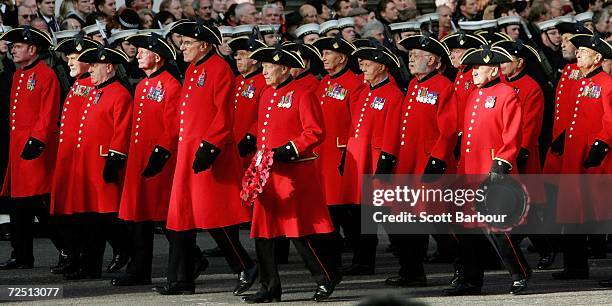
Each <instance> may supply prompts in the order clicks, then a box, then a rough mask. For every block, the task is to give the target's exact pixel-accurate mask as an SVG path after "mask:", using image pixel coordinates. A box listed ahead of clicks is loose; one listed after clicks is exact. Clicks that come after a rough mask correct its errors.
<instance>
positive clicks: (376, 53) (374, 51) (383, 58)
mask: <svg viewBox="0 0 612 306" xmlns="http://www.w3.org/2000/svg"><path fill="white" fill-rule="evenodd" d="M370 43H371V44H372V45H371V46H365V47H361V48H358V49H357V50H355V51H354V52H353V54H352V55H354V56H356V57H358V58H361V59H366V60H370V61H374V62H377V63H380V64H383V65H385V66H387V67H389V68H399V67H400V62H399V59H398V58H397V56H396V55H395V54H393V52H391V50H389V49H387V48H386V47H384V46H383V45H381V44H380V43H379V44H376V43H374V42H373V41H370Z"/></svg>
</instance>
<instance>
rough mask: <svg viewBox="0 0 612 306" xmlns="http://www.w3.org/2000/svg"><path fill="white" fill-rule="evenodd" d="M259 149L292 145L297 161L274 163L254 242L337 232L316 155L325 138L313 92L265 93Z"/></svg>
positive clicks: (282, 88) (294, 88) (286, 86)
mask: <svg viewBox="0 0 612 306" xmlns="http://www.w3.org/2000/svg"><path fill="white" fill-rule="evenodd" d="M257 122H258V124H257V129H258V135H257V139H258V141H259V143H258V146H259V148H260V149H273V148H276V147H280V146H282V145H285V144H287V143H288V142H291V143H292V144H293V146H294V147H295V149H296V150H297V154H298V160H296V161H295V162H290V163H283V162H274V164H273V165H272V168H271V169H270V177H269V178H268V182H267V184H266V185H265V186H264V188H263V192H262V193H261V194H260V195H259V196H258V198H257V199H256V200H255V203H254V206H253V223H252V227H251V237H253V238H273V237H279V236H285V237H292V238H293V237H303V236H306V235H310V234H317V233H329V232H332V231H333V230H334V226H333V224H332V222H331V218H330V216H329V212H328V210H327V207H326V205H325V195H324V192H323V186H322V183H321V174H320V170H319V168H318V167H319V165H318V160H317V159H316V158H315V157H316V155H315V154H314V153H313V150H314V148H315V147H316V146H318V145H319V144H320V143H321V142H322V141H323V137H324V132H323V131H324V125H323V114H322V112H321V105H320V104H319V101H317V99H316V98H315V96H314V94H313V92H312V91H310V90H305V89H304V87H303V85H302V84H301V83H300V82H297V81H291V80H288V82H287V81H286V82H284V83H283V84H280V85H279V86H277V88H271V87H269V88H268V89H266V90H265V91H264V92H263V93H262V95H261V98H260V100H259V120H258V121H257Z"/></svg>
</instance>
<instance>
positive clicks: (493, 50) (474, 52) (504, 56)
mask: <svg viewBox="0 0 612 306" xmlns="http://www.w3.org/2000/svg"><path fill="white" fill-rule="evenodd" d="M511 61H512V55H510V54H509V53H508V51H506V50H504V49H502V48H499V47H491V46H488V45H482V46H480V48H479V49H471V50H468V52H466V53H465V54H464V55H463V57H462V58H461V65H499V64H501V63H507V62H511Z"/></svg>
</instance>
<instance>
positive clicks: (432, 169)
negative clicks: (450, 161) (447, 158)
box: [421, 156, 446, 183]
mask: <svg viewBox="0 0 612 306" xmlns="http://www.w3.org/2000/svg"><path fill="white" fill-rule="evenodd" d="M445 171H446V163H445V162H444V161H443V160H441V159H437V158H435V157H433V156H430V157H429V160H428V161H427V166H425V171H424V172H423V174H424V175H423V177H422V179H421V181H423V182H425V183H431V182H435V181H437V180H438V179H439V178H440V177H441V176H442V174H444V172H445Z"/></svg>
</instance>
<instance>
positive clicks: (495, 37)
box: [476, 30, 512, 45]
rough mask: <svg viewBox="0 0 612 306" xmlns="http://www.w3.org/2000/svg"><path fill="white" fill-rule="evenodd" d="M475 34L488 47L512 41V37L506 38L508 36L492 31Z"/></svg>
mask: <svg viewBox="0 0 612 306" xmlns="http://www.w3.org/2000/svg"><path fill="white" fill-rule="evenodd" d="M476 34H477V35H478V36H480V37H482V38H483V39H484V40H485V41H486V42H487V44H489V45H493V44H494V43H496V42H498V41H502V40H512V37H510V36H508V34H506V33H502V32H496V31H493V30H483V31H476Z"/></svg>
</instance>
